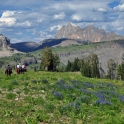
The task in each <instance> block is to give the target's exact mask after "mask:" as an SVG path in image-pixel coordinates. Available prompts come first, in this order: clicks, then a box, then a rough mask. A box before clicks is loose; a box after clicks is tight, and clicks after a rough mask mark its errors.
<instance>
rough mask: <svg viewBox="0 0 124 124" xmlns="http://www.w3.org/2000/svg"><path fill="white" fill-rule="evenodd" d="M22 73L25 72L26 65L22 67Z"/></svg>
mask: <svg viewBox="0 0 124 124" xmlns="http://www.w3.org/2000/svg"><path fill="white" fill-rule="evenodd" d="M22 71H23V72H26V65H25V64H23V65H22Z"/></svg>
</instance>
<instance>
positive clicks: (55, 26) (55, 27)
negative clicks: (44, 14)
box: [50, 25, 62, 32]
mask: <svg viewBox="0 0 124 124" xmlns="http://www.w3.org/2000/svg"><path fill="white" fill-rule="evenodd" d="M61 27H62V25H54V26H51V27H50V32H51V31H54V30H59V29H60V28H61Z"/></svg>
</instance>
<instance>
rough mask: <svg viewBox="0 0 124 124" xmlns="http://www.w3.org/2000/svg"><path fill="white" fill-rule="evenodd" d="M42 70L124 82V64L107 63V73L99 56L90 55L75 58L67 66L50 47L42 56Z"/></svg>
mask: <svg viewBox="0 0 124 124" xmlns="http://www.w3.org/2000/svg"><path fill="white" fill-rule="evenodd" d="M40 68H41V69H42V70H47V71H63V72H75V71H80V72H81V74H82V75H83V76H86V77H90V78H108V79H120V80H124V62H123V61H122V63H121V64H119V65H118V64H117V63H116V62H115V61H114V60H113V59H109V60H108V61H107V73H105V71H104V70H103V68H102V67H101V64H100V63H99V59H98V56H97V55H96V54H90V55H89V56H88V57H87V58H85V59H79V58H75V59H74V61H69V60H68V62H67V65H66V66H62V65H61V63H60V58H59V55H58V54H56V53H53V52H52V50H51V49H50V48H49V47H45V48H44V49H43V50H42V54H41V66H40Z"/></svg>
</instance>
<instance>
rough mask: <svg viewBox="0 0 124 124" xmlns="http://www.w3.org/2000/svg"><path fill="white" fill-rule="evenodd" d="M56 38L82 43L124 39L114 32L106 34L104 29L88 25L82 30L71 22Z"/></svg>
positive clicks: (63, 27)
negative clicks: (75, 40)
mask: <svg viewBox="0 0 124 124" xmlns="http://www.w3.org/2000/svg"><path fill="white" fill-rule="evenodd" d="M55 38H56V39H60V38H68V39H77V40H79V39H80V40H82V41H91V42H100V41H109V40H118V39H124V37H123V36H119V35H117V34H116V33H114V32H109V33H106V32H105V30H104V29H99V28H97V27H95V26H93V25H88V26H86V27H85V28H83V29H81V28H80V27H79V26H76V25H74V24H73V23H71V22H69V23H68V24H67V25H64V26H62V28H61V29H60V30H58V31H57V33H56V35H55Z"/></svg>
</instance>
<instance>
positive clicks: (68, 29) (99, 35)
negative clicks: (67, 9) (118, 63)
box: [0, 22, 124, 52]
mask: <svg viewBox="0 0 124 124" xmlns="http://www.w3.org/2000/svg"><path fill="white" fill-rule="evenodd" d="M122 39H124V36H120V35H117V34H116V33H114V32H105V30H104V29H99V28H96V27H94V26H93V25H89V26H86V27H85V28H84V29H81V28H80V27H79V26H76V25H74V24H73V23H71V22H69V23H68V24H67V25H63V26H62V27H61V28H60V29H59V30H58V31H57V33H56V35H55V37H54V38H51V39H45V40H43V41H40V42H39V43H36V42H34V41H27V42H20V43H10V39H8V38H7V37H5V36H3V35H2V34H0V49H13V50H17V51H21V52H31V51H35V50H38V49H42V48H44V47H46V46H48V47H55V46H69V45H75V44H82V43H83V44H87V43H89V42H91V43H92V42H93V43H94V42H101V41H111V40H122Z"/></svg>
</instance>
